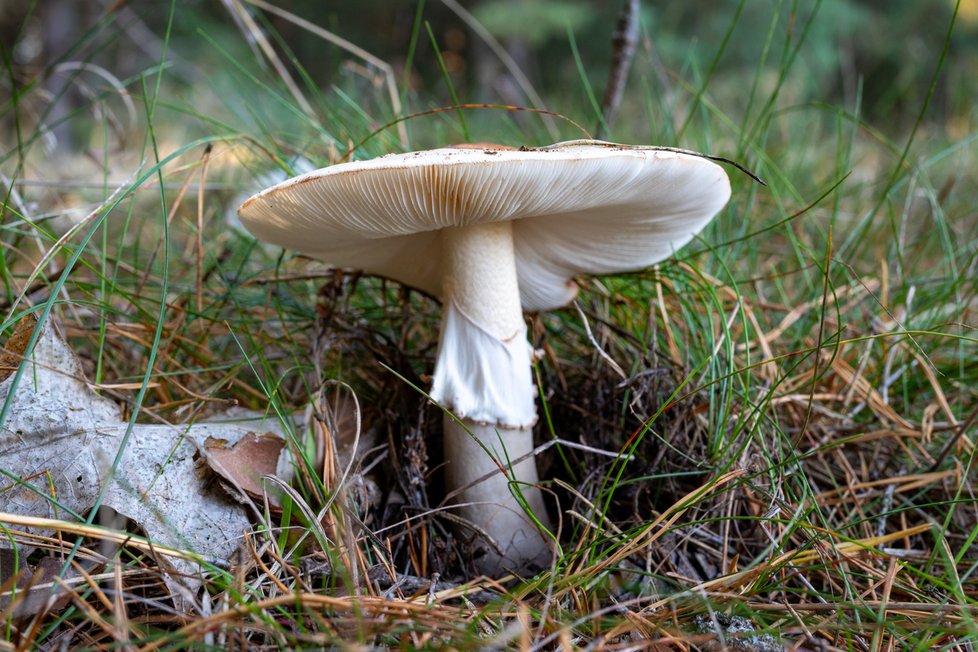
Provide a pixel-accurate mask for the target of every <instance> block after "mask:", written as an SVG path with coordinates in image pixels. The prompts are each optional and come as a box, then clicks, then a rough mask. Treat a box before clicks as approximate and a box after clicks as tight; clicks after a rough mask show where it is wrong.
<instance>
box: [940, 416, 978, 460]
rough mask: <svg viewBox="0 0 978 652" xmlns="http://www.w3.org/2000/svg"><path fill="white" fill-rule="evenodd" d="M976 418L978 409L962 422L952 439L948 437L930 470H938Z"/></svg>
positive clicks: (977, 417) (977, 418)
mask: <svg viewBox="0 0 978 652" xmlns="http://www.w3.org/2000/svg"><path fill="white" fill-rule="evenodd" d="M976 420H978V409H975V410H974V411H973V412H972V413H971V415H970V416H969V417H968V418H967V419H965V422H964V423H962V424H961V427H960V428H958V431H957V432H956V433H954V435H952V436H951V438H950V439H948V441H947V443H946V444H944V448H942V449H941V452H940V453H938V454H937V458H936V459H935V460H934V463H933V464H931V465H930V469H928V471H936V470H937V469H938V468H939V467H940V466H941V464H942V463H943V462H944V458H945V457H947V455H948V453H950V452H951V449H952V448H954V446H955V445H956V444H957V443H958V440H959V439H961V437H962V436H964V433H966V432H967V431H968V430H969V429H970V428H971V426H973V425H975V421H976Z"/></svg>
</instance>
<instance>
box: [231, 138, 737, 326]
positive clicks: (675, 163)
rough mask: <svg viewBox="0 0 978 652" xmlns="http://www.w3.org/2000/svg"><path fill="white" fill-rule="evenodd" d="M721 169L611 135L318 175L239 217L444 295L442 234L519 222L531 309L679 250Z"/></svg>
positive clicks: (411, 158) (437, 153)
mask: <svg viewBox="0 0 978 652" xmlns="http://www.w3.org/2000/svg"><path fill="white" fill-rule="evenodd" d="M729 196H730V183H729V180H728V178H727V175H726V173H725V172H724V171H723V169H722V168H721V167H720V166H719V165H717V164H716V163H713V162H711V161H709V160H707V159H705V158H703V157H701V156H699V155H696V154H694V153H686V152H679V151H673V150H663V149H656V148H632V147H617V146H611V145H609V144H607V143H591V142H581V143H568V144H566V145H562V146H553V147H549V148H543V149H534V150H528V151H517V150H505V149H497V150H491V151H490V150H486V149H458V148H443V149H435V150H429V151H422V152H411V153H408V154H391V155H387V156H382V157H380V158H376V159H371V160H367V161H356V162H352V163H344V164H340V165H334V166H332V167H329V168H323V169H321V170H316V171H313V172H310V173H307V174H304V175H301V176H299V177H295V178H293V179H291V180H289V181H285V182H283V183H280V184H278V185H276V186H273V187H271V188H268V189H266V190H264V191H263V192H261V193H259V194H257V195H255V196H254V197H252V198H250V199H249V200H248V201H246V202H245V203H244V204H243V205H242V206H241V208H240V209H239V213H240V215H241V219H242V222H243V223H244V225H245V226H246V227H247V228H248V229H249V230H250V231H251V232H252V233H253V234H255V235H256V236H257V237H258V238H260V239H262V240H266V241H269V242H272V243H274V244H278V245H280V246H283V247H287V248H292V249H297V250H299V251H302V252H304V253H306V254H309V255H311V256H313V257H316V258H319V259H321V260H323V261H325V262H327V263H330V264H332V265H334V266H336V267H350V268H356V269H364V270H367V271H369V272H372V273H375V274H379V275H381V276H386V277H388V278H392V279H394V280H397V281H400V282H402V283H405V284H406V285H409V286H412V287H416V288H418V289H420V290H423V291H425V292H427V293H429V294H432V295H434V296H438V297H441V296H442V291H443V288H442V277H441V274H442V266H441V263H440V261H441V254H442V241H441V238H440V237H439V235H438V231H439V230H440V229H442V228H444V227H448V226H464V225H470V224H479V223H487V222H492V221H503V220H505V221H512V222H513V239H514V242H515V245H516V264H517V272H518V277H519V289H520V295H521V300H522V305H523V308H524V309H525V310H547V309H551V308H556V307H559V306H562V305H565V304H566V303H568V302H569V301H570V300H572V299H573V298H574V296H575V294H576V291H577V288H576V285H575V284H574V283H573V280H572V278H573V277H574V276H576V275H579V274H609V273H617V272H624V271H630V270H635V269H641V268H644V267H647V266H649V265H652V264H654V263H656V262H658V261H660V260H662V259H664V258H666V257H668V256H670V255H671V254H672V253H673V252H674V251H676V250H677V249H678V248H679V247H681V246H683V245H684V244H685V243H686V242H688V241H689V240H690V239H691V238H692V237H693V235H695V234H696V233H697V232H698V231H699V230H700V229H702V228H703V226H705V225H706V223H707V222H709V220H710V219H711V218H712V217H713V216H714V215H715V214H716V213H717V212H718V211H719V210H720V209H721V208H722V207H723V206H724V204H725V203H726V202H727V199H728V198H729Z"/></svg>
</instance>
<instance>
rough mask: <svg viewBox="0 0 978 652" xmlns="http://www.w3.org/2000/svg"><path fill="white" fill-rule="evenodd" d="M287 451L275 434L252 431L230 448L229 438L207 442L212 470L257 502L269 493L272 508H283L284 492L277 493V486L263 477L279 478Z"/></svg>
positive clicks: (281, 440) (207, 452) (213, 438)
mask: <svg viewBox="0 0 978 652" xmlns="http://www.w3.org/2000/svg"><path fill="white" fill-rule="evenodd" d="M284 449H285V441H284V440H283V439H282V438H281V437H279V436H278V435H274V434H272V433H265V434H262V435H259V434H257V433H254V432H249V433H248V434H246V435H245V436H244V437H242V438H241V439H239V440H238V441H237V442H236V443H234V444H231V445H230V446H228V441H227V440H226V439H218V438H215V437H208V438H207V440H206V441H205V442H204V455H205V459H206V460H207V464H208V466H210V467H211V469H213V470H214V471H215V472H216V473H218V474H219V475H220V476H221V477H223V478H224V479H225V480H227V481H228V482H229V483H230V484H231V487H232V488H233V489H234V490H236V491H242V492H244V493H246V494H248V496H250V497H251V498H254V499H255V500H263V498H264V495H265V494H266V493H268V495H269V498H270V503H271V505H272V507H280V506H281V501H280V499H279V496H280V495H281V492H280V491H275V485H271V484H269V483H267V482H262V476H265V475H276V471H277V469H278V467H279V458H280V457H281V455H282V451H283V450H284Z"/></svg>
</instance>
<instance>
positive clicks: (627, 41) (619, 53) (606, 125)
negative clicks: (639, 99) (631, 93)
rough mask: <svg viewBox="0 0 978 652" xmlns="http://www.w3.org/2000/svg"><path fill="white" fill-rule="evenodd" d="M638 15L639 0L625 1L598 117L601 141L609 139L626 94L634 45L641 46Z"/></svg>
mask: <svg viewBox="0 0 978 652" xmlns="http://www.w3.org/2000/svg"><path fill="white" fill-rule="evenodd" d="M638 17H639V0H625V6H624V7H622V10H621V14H619V16H618V23H617V24H616V25H615V31H614V34H613V35H612V37H611V70H609V71H608V84H607V85H606V86H605V88H604V99H603V100H602V102H601V115H602V116H603V117H602V119H600V120H598V126H597V128H596V129H595V132H596V133H597V137H598V139H599V140H600V139H603V138H606V137H607V134H608V132H609V131H610V130H611V123H612V122H614V120H615V115H617V113H618V107H619V106H620V105H621V98H622V96H623V95H624V94H625V85H626V83H627V82H628V71H629V70H631V67H632V59H634V58H635V47H636V46H637V45H638V33H639V30H638V28H639V21H638Z"/></svg>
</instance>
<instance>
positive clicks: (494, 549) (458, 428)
mask: <svg viewBox="0 0 978 652" xmlns="http://www.w3.org/2000/svg"><path fill="white" fill-rule="evenodd" d="M444 428H445V434H444V442H445V444H444V445H445V459H446V460H448V464H447V466H446V471H445V473H446V478H445V479H446V485H447V486H448V487H457V488H459V490H460V492H459V494H458V495H456V496H454V497H452V498H451V499H450V502H451V503H455V504H458V505H460V507H458V508H457V509H456V510H455V512H456V513H457V514H458V515H459V516H461V517H462V518H464V519H465V520H466V521H469V522H471V523H472V524H473V525H474V526H476V527H477V528H479V529H480V530H481V532H478V531H471V530H467V531H463V533H462V534H463V536H464V538H465V539H469V538H470V537H471V540H472V542H473V543H472V546H471V548H470V549H469V550H468V552H469V554H470V555H471V558H472V560H473V562H474V564H475V567H476V568H477V569H478V570H479V572H481V573H484V574H486V575H491V576H492V575H498V574H500V573H502V572H505V571H515V572H534V571H536V570H539V569H540V568H543V567H545V566H547V565H548V564H549V563H550V560H551V552H550V548H549V546H548V545H547V542H546V540H545V539H544V537H543V535H542V534H541V532H540V530H539V528H538V527H537V525H536V524H535V523H534V522H533V521H532V520H531V519H530V517H529V516H527V514H526V512H525V511H524V509H523V506H522V505H521V504H520V502H519V501H518V500H517V499H516V492H517V491H518V492H519V493H520V494H522V496H523V499H524V500H525V501H526V504H527V506H528V507H529V509H530V511H531V512H532V513H533V515H534V516H535V517H536V518H537V519H538V520H539V521H540V522H541V523H542V524H543V525H544V526H545V527H549V521H548V519H547V510H546V508H545V507H544V504H543V494H542V492H541V490H540V489H538V488H537V487H535V486H533V485H535V484H536V483H537V480H538V478H537V467H536V459H535V458H534V457H533V456H532V455H530V456H529V457H527V458H526V459H524V460H523V461H521V462H518V463H516V464H514V465H512V467H510V466H509V461H510V460H517V459H519V458H521V457H523V456H525V455H527V454H529V453H531V452H532V451H533V436H532V431H529V430H520V429H515V430H505V429H502V428H498V427H496V426H487V425H482V424H477V423H473V422H471V421H468V420H463V421H462V423H461V424H460V423H458V422H457V421H455V420H454V419H452V418H451V417H450V416H448V415H446V416H445V426H444ZM466 429H467V430H468V432H467V431H466ZM469 433H471V434H469ZM476 440H478V441H476ZM479 442H482V444H483V445H484V446H485V447H486V448H487V449H489V451H490V452H491V453H492V458H495V459H496V460H497V461H498V462H499V466H502V467H504V468H506V474H503V472H502V471H501V470H500V469H499V466H497V465H496V463H495V462H493V460H492V458H490V455H489V453H487V452H486V450H484V449H483V448H482V446H480V445H479ZM487 474H488V475H489V477H488V478H485V479H483V480H481V481H480V480H479V478H480V477H482V476H485V475H487ZM507 476H508V477H507ZM514 480H515V481H514ZM473 482H474V483H475V484H473ZM467 485H471V486H467ZM473 535H474V536H473ZM487 536H488V537H489V538H490V539H492V541H491V542H490V541H487V540H486V537H487Z"/></svg>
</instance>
